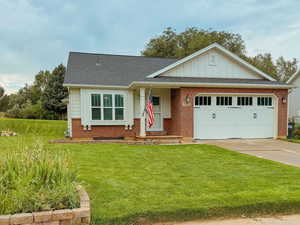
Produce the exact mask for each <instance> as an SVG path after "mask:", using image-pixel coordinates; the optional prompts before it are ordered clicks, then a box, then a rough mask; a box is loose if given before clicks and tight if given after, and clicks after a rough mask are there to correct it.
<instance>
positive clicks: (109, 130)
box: [72, 118, 171, 139]
mask: <svg viewBox="0 0 300 225" xmlns="http://www.w3.org/2000/svg"><path fill="white" fill-rule="evenodd" d="M170 126H171V119H164V130H163V131H147V132H146V134H147V135H150V136H151V135H167V134H168V133H169V128H170ZM139 133H140V119H134V125H133V127H132V130H125V126H122V125H121V126H118V125H117V126H92V129H91V130H84V129H83V126H82V125H81V119H80V118H76V119H72V134H73V138H94V137H99V138H128V139H130V138H135V137H136V136H139Z"/></svg>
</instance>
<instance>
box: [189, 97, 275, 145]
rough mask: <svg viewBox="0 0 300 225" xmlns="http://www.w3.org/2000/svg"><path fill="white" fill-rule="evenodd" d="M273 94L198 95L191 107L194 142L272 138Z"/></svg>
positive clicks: (273, 117)
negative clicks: (192, 107) (198, 140)
mask: <svg viewBox="0 0 300 225" xmlns="http://www.w3.org/2000/svg"><path fill="white" fill-rule="evenodd" d="M276 101H277V100H276V97H275V96H273V95H255V96H253V95H222V94H216V95H199V96H196V97H195V101H194V102H195V105H194V138H195V139H230V138H273V137H276V136H277V133H276V130H277V128H276V127H277V125H276V116H275V115H276V105H277V104H276Z"/></svg>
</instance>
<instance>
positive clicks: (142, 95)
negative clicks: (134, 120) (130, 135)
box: [140, 88, 146, 137]
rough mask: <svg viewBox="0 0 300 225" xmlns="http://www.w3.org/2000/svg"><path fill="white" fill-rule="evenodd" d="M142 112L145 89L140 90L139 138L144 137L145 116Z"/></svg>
mask: <svg viewBox="0 0 300 225" xmlns="http://www.w3.org/2000/svg"><path fill="white" fill-rule="evenodd" d="M144 110H145V88H140V112H141V119H140V136H141V137H144V136H146V127H145V120H146V116H145V113H144Z"/></svg>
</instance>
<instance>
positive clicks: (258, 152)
mask: <svg viewBox="0 0 300 225" xmlns="http://www.w3.org/2000/svg"><path fill="white" fill-rule="evenodd" d="M199 143H202V144H210V145H217V146H219V147H223V148H227V149H230V150H233V151H237V152H241V153H245V154H248V155H253V156H257V157H260V158H265V159H270V160H273V161H277V162H281V163H285V164H288V165H292V166H297V167H300V144H297V143H291V142H286V141H280V140H273V139H228V140H207V141H199ZM299 225H300V221H299Z"/></svg>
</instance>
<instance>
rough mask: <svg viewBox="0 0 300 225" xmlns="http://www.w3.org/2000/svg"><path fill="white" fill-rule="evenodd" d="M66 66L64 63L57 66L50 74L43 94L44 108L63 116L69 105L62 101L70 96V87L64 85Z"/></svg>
mask: <svg viewBox="0 0 300 225" xmlns="http://www.w3.org/2000/svg"><path fill="white" fill-rule="evenodd" d="M65 72H66V68H65V66H64V65H63V64H60V65H59V66H57V67H56V68H55V69H54V70H53V71H52V73H51V74H50V75H49V76H48V79H47V82H46V85H45V89H44V91H43V94H42V105H43V107H44V109H46V110H48V111H51V112H55V113H56V114H57V115H60V116H62V115H63V114H64V113H66V111H67V106H66V104H65V103H63V102H62V100H63V99H64V98H66V97H67V96H68V89H67V88H65V87H63V82H64V75H65Z"/></svg>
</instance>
